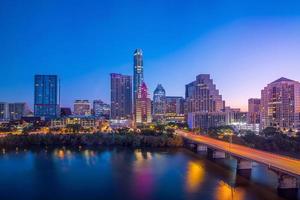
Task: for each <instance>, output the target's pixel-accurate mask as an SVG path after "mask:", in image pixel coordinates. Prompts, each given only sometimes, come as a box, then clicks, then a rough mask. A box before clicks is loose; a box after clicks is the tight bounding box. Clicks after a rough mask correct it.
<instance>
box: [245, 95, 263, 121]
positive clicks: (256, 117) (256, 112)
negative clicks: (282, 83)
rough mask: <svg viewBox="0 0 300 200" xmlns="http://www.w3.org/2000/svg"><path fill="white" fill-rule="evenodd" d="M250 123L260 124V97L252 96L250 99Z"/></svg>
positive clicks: (248, 118)
mask: <svg viewBox="0 0 300 200" xmlns="http://www.w3.org/2000/svg"><path fill="white" fill-rule="evenodd" d="M247 123H248V124H259V123H260V99H257V98H251V99H249V100H248V115H247Z"/></svg>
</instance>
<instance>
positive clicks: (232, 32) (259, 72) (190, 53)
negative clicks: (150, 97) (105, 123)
mask: <svg viewBox="0 0 300 200" xmlns="http://www.w3.org/2000/svg"><path fill="white" fill-rule="evenodd" d="M291 2H292V3H290V4H285V3H279V2H276V3H274V2H272V1H264V2H261V1H243V3H241V2H238V1H235V2H234V3H232V4H230V5H228V4H226V6H224V3H222V2H219V3H215V2H214V3H204V2H198V1H193V2H191V3H189V4H188V5H182V4H180V3H178V2H175V3H174V5H173V6H171V7H170V6H169V4H168V3H167V2H162V3H160V4H158V3H157V2H151V3H146V2H139V3H136V4H126V3H125V4H126V5H125V6H124V7H122V6H121V5H120V6H117V7H114V6H113V5H112V4H111V3H110V2H104V3H102V4H101V3H96V2H94V4H91V5H93V6H91V5H89V4H84V5H81V3H74V4H73V5H69V4H68V3H61V4H60V5H59V6H58V5H57V4H56V3H55V2H51V1H44V2H43V3H37V2H34V1H31V3H26V4H25V3H21V2H20V3H19V4H18V6H12V4H11V3H10V2H8V1H2V2H0V8H2V9H1V15H0V19H5V20H2V21H3V23H1V25H0V28H1V29H3V30H6V31H3V32H1V35H0V36H1V37H0V42H1V44H2V48H1V50H0V66H1V69H2V72H3V73H4V74H6V75H5V76H4V77H3V78H2V81H3V82H4V83H5V84H2V85H1V86H0V90H1V93H0V99H1V101H4V102H28V103H29V105H30V107H31V108H33V99H32V94H33V91H32V84H33V76H34V75H35V74H55V75H58V77H60V80H61V86H62V87H61V93H62V94H68V95H62V98H61V106H62V107H66V106H67V107H72V103H73V101H74V100H75V99H89V100H91V101H92V100H94V99H102V100H103V101H105V102H110V91H109V89H110V86H109V74H110V73H114V72H118V73H122V74H133V71H132V68H133V67H132V65H133V64H132V53H133V51H134V50H135V49H136V48H141V49H143V52H144V67H145V70H144V73H145V74H146V76H145V82H146V83H147V85H148V88H149V93H150V94H152V93H153V91H154V89H155V87H156V86H157V84H162V85H163V87H164V88H165V90H166V95H168V96H184V85H185V84H187V83H188V82H189V81H190V80H193V79H194V78H195V76H196V75H198V74H210V75H211V77H212V78H213V79H214V81H215V83H216V85H217V86H218V88H219V90H220V93H221V94H222V96H223V98H224V100H225V101H226V103H227V105H229V106H231V107H234V108H236V107H237V108H241V109H242V110H244V111H245V110H247V102H248V98H258V97H260V92H261V89H262V88H263V87H264V86H265V85H266V84H268V83H270V82H271V81H273V80H276V79H278V78H280V77H286V78H289V79H293V80H299V79H300V76H299V75H298V74H300V69H299V66H300V63H299V59H298V55H299V53H300V52H299V51H300V50H299V48H298V46H299V45H300V39H299V37H298V35H299V34H300V26H299V24H300V23H299V22H300V14H299V6H300V4H299V2H297V1H291ZM120 4H122V3H120ZM257 5H259V6H257ZM106 8H107V9H106ZM99 10H102V11H103V13H101V12H99ZM132 10H136V11H137V12H138V13H137V14H139V17H135V15H136V14H132V13H133V12H131V11H132ZM153 11H156V12H157V15H154V16H153V15H152V14H150V13H151V12H153ZM178 11H180V12H182V13H183V15H182V16H181V18H180V17H179V16H177V12H178ZM79 12H83V13H89V15H81V18H80V19H79V18H78V15H77V13H79ZM116 13H118V14H116ZM199 13H201V14H199ZM37 16H38V17H37ZM124 16H126V17H124ZM149 16H152V17H151V18H149ZM61 19H64V20H61ZM73 19H75V21H76V20H77V22H78V24H77V23H73ZM132 20H134V22H135V23H132ZM187 22H188V23H187ZM45 24H47V26H45ZM195 24H196V26H195ZM166 27H167V29H166ZM136 30H138V33H139V34H136ZM149 33H151V34H149ZM16 44H18V45H16ZM187 66H188V67H187ZM187 69H188V70H187ZM183 74H184V76H182V75H183ZM225 75H226V76H225ZM16 80H17V81H16ZM237 83H238V84H237ZM8 86H9V87H8ZM86 88H88V90H87V89H86ZM15 91H19V92H18V95H16V94H15Z"/></svg>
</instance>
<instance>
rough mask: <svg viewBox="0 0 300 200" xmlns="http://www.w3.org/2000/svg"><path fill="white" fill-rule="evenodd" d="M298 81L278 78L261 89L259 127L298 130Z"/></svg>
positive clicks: (299, 93) (299, 99)
mask: <svg viewBox="0 0 300 200" xmlns="http://www.w3.org/2000/svg"><path fill="white" fill-rule="evenodd" d="M299 116H300V83H299V82H297V81H293V80H290V79H287V78H283V77H282V78H280V79H278V80H276V81H274V82H272V83H270V84H268V85H267V86H266V87H265V88H264V89H263V90H262V91H261V119H260V125H261V129H264V128H267V127H275V128H279V129H281V130H282V131H290V130H293V131H299V130H300V121H299Z"/></svg>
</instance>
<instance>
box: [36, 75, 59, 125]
mask: <svg viewBox="0 0 300 200" xmlns="http://www.w3.org/2000/svg"><path fill="white" fill-rule="evenodd" d="M34 115H35V116H36V117H44V118H45V119H51V118H56V117H58V116H59V115H60V109H59V84H58V77H57V76H56V75H35V76H34Z"/></svg>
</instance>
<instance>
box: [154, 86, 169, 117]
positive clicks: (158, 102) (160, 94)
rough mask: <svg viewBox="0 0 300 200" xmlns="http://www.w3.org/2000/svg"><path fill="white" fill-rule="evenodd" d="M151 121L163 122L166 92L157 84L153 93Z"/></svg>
mask: <svg viewBox="0 0 300 200" xmlns="http://www.w3.org/2000/svg"><path fill="white" fill-rule="evenodd" d="M152 110H153V119H154V120H163V118H164V116H165V113H166V91H165V89H164V88H163V86H162V85H161V84H158V85H157V87H156V89H155V90H154V92H153V108H152Z"/></svg>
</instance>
